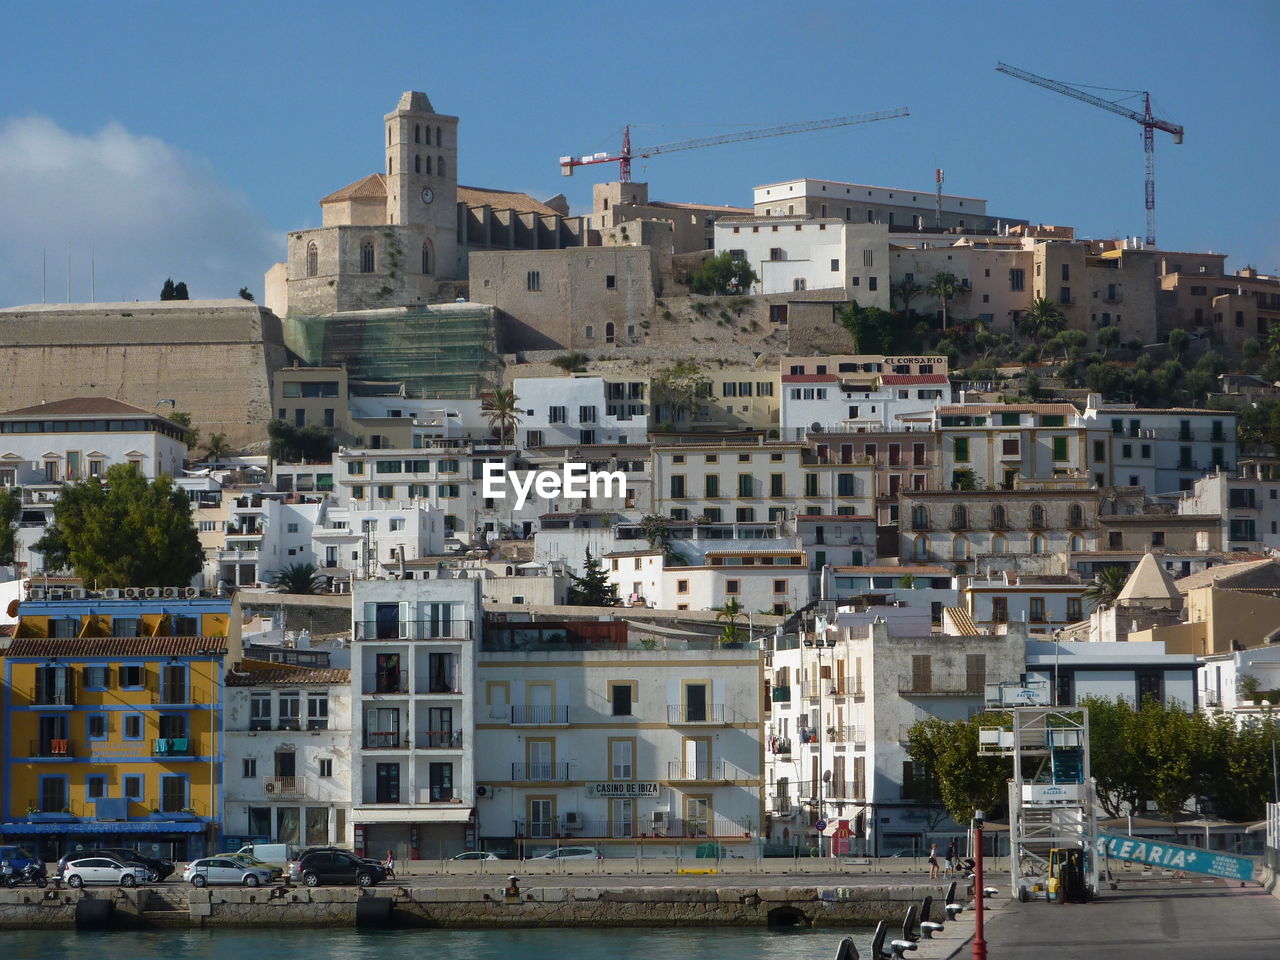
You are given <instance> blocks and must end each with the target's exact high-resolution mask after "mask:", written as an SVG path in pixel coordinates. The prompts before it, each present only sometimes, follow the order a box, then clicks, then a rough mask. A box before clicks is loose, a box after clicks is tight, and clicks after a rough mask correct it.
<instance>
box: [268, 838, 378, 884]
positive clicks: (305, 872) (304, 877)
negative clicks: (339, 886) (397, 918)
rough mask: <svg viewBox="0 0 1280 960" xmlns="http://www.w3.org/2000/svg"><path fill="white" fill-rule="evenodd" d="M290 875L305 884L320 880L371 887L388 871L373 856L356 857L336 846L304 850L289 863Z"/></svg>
mask: <svg viewBox="0 0 1280 960" xmlns="http://www.w3.org/2000/svg"><path fill="white" fill-rule="evenodd" d="M289 878H290V879H291V880H300V881H301V882H302V883H305V884H306V885H307V886H308V887H318V886H320V884H322V883H355V884H359V885H360V886H362V887H371V886H373V885H374V884H375V883H381V882H382V881H383V880H385V879H387V871H386V869H385V868H383V866H382V864H380V863H378V862H376V861H374V860H366V859H364V858H361V857H357V856H356V855H355V854H354V853H352V852H351V851H349V850H340V849H338V848H336V847H330V848H320V849H313V850H307V851H306V852H304V853H303V854H302V856H301V857H299V858H298V859H297V860H295V861H294V862H292V863H290V864H289Z"/></svg>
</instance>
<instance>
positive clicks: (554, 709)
mask: <svg viewBox="0 0 1280 960" xmlns="http://www.w3.org/2000/svg"><path fill="white" fill-rule="evenodd" d="M568 722H569V707H568V706H567V705H565V704H528V703H526V704H513V705H512V707H511V723H512V725H513V726H521V725H523V726H542V727H555V726H563V725H565V724H567V723H568Z"/></svg>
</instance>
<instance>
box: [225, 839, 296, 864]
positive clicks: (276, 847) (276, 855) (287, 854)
mask: <svg viewBox="0 0 1280 960" xmlns="http://www.w3.org/2000/svg"><path fill="white" fill-rule="evenodd" d="M236 853H243V854H247V855H248V856H250V857H254V858H255V859H257V860H261V861H262V862H263V863H269V864H274V865H275V866H277V867H284V866H285V865H286V864H287V863H288V862H289V861H290V860H296V859H297V858H298V848H297V847H295V846H294V845H293V844H292V843H251V844H248V845H247V846H243V847H241V848H240V849H239V850H237V851H236Z"/></svg>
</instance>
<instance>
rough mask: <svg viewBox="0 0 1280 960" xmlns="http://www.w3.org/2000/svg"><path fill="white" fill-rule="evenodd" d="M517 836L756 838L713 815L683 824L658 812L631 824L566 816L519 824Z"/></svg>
mask: <svg viewBox="0 0 1280 960" xmlns="http://www.w3.org/2000/svg"><path fill="white" fill-rule="evenodd" d="M515 827H516V835H517V837H519V838H522V839H525V840H572V841H574V842H577V841H579V840H596V839H598V840H643V839H668V840H706V839H716V838H723V839H726V840H727V839H735V840H741V839H743V838H744V837H750V836H752V835H753V830H752V827H751V826H750V825H749V824H744V823H738V822H736V821H733V820H730V819H728V818H727V817H721V816H719V815H712V816H710V817H699V818H694V819H689V820H683V819H681V818H679V817H672V816H671V815H670V814H668V813H665V812H662V811H658V812H656V813H650V814H647V815H639V816H636V817H634V818H633V819H631V820H610V819H605V818H598V819H597V818H591V819H588V818H585V817H582V816H579V815H578V814H564V815H562V816H559V817H552V818H550V819H542V820H517V821H516V823H515Z"/></svg>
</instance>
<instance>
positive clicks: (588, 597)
mask: <svg viewBox="0 0 1280 960" xmlns="http://www.w3.org/2000/svg"><path fill="white" fill-rule="evenodd" d="M572 580H573V583H572V584H570V586H569V589H568V591H567V592H566V595H565V603H567V604H568V605H569V606H571V607H611V606H613V604H614V602H615V600H616V598H615V596H614V592H613V584H611V583H610V582H609V575H608V574H607V573H605V571H604V568H603V567H602V566H601V565H600V561H599V560H597V559H596V558H595V557H593V556H592V555H591V550H590V548H588V549H587V555H586V559H585V560H583V562H582V576H580V577H579V576H576V575H573V576H572Z"/></svg>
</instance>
